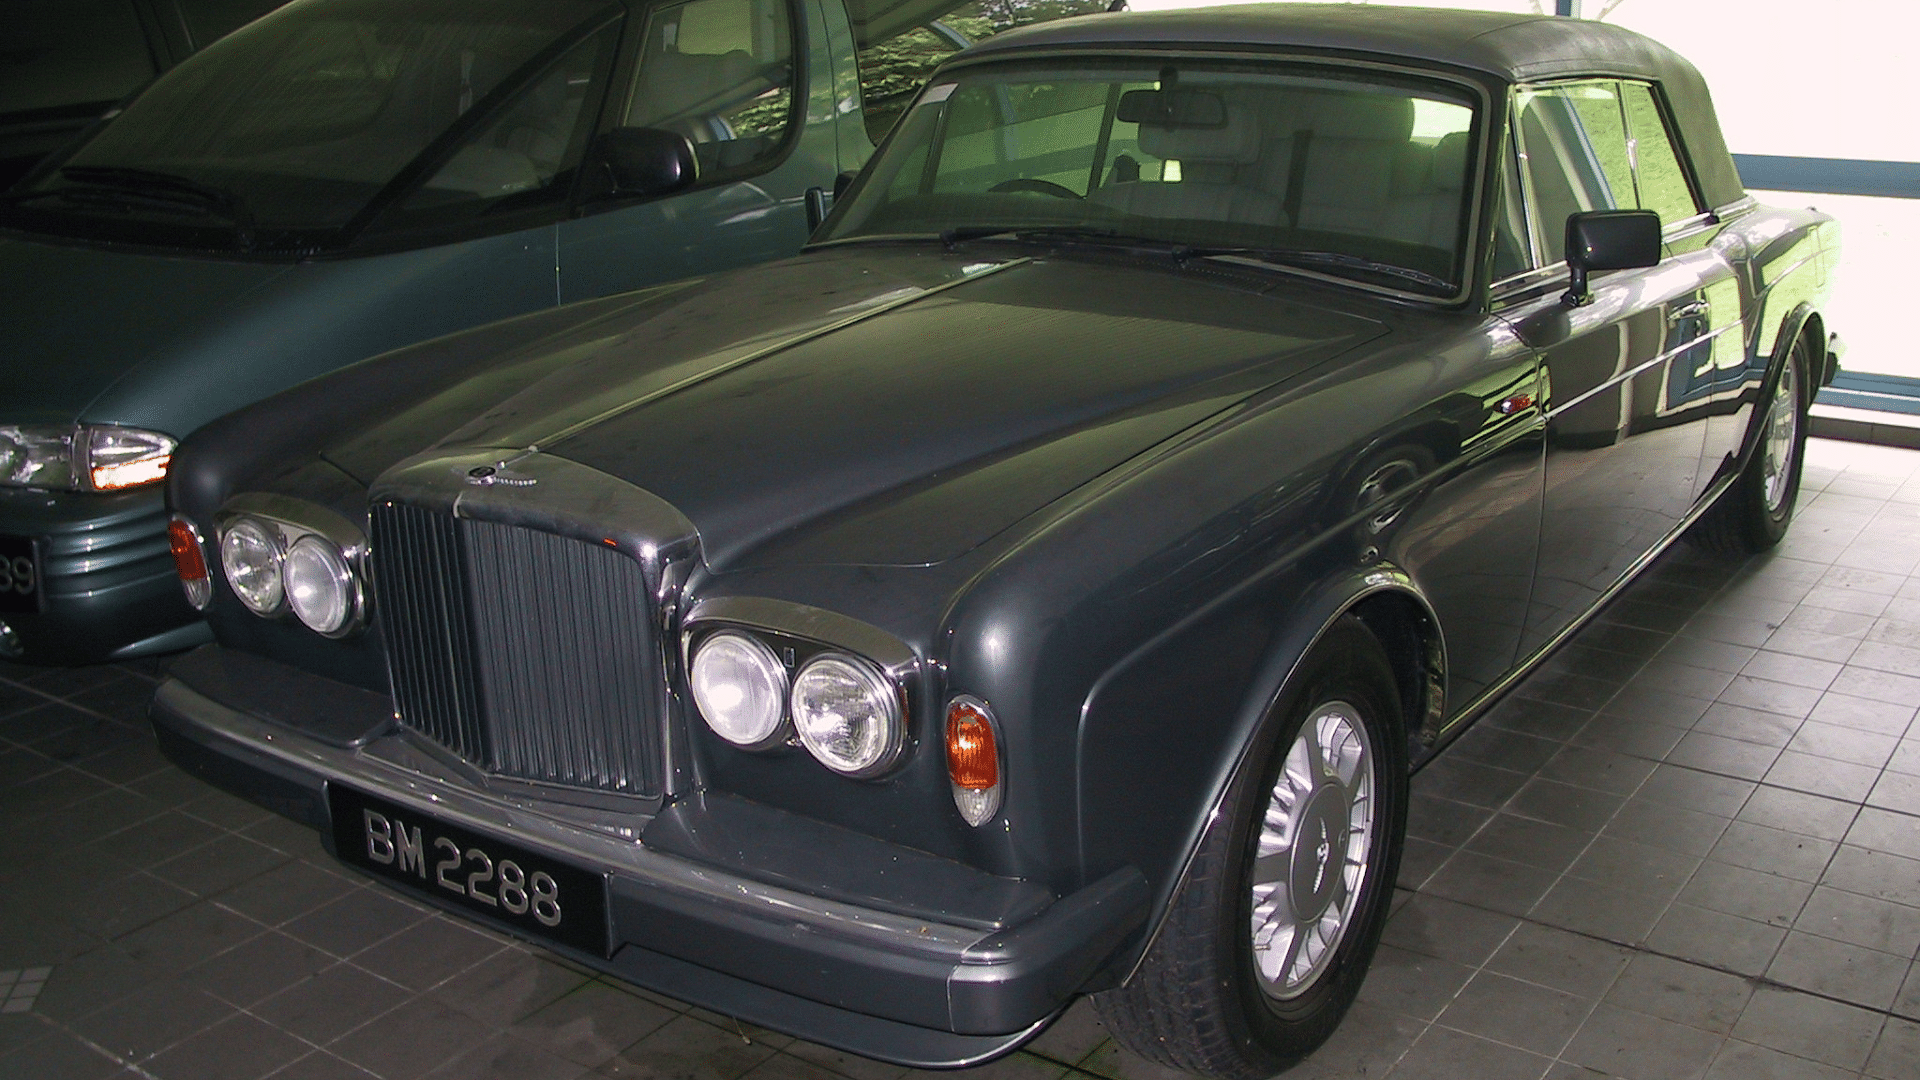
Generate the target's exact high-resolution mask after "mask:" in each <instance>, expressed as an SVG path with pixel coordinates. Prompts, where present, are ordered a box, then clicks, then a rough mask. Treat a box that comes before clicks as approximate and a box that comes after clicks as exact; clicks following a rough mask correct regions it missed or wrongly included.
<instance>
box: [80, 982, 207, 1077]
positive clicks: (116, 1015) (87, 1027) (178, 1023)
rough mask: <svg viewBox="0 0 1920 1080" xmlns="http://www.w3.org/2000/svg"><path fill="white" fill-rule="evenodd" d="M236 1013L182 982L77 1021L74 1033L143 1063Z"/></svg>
mask: <svg viewBox="0 0 1920 1080" xmlns="http://www.w3.org/2000/svg"><path fill="white" fill-rule="evenodd" d="M235 1014H236V1010H235V1009H234V1008H233V1007H232V1006H231V1005H228V1004H227V1003H225V1002H223V1001H220V1000H218V999H216V998H214V997H213V996H211V995H209V994H206V993H203V992H201V991H199V990H195V989H193V988H192V987H189V986H182V985H180V984H179V983H155V984H153V985H151V986H148V987H146V988H144V989H142V990H137V991H135V992H134V993H132V994H130V995H128V996H127V997H124V998H122V999H120V1000H119V1001H117V1002H115V1003H113V1004H112V1005H109V1006H107V1007H106V1008H104V1009H101V1010H100V1011H99V1012H95V1013H90V1014H88V1015H86V1016H82V1017H80V1018H79V1019H77V1020H74V1021H73V1022H72V1024H71V1028H72V1030H73V1031H74V1032H75V1033H76V1034H78V1035H80V1036H82V1037H84V1038H86V1039H87V1040H89V1041H90V1042H92V1043H93V1044H94V1045H96V1046H99V1047H101V1048H102V1049H104V1050H105V1051H107V1052H108V1053H110V1054H114V1055H117V1056H119V1057H122V1058H127V1059H133V1060H138V1059H143V1058H146V1057H148V1056H149V1055H152V1054H155V1053H157V1052H159V1051H161V1050H164V1049H166V1048H167V1047H169V1046H172V1045H173V1044H174V1043H177V1042H179V1041H180V1040H182V1039H184V1038H186V1037H187V1036H189V1035H192V1034H194V1033H195V1032H198V1031H203V1030H205V1029H206V1028H209V1027H212V1026H213V1025H214V1024H216V1023H219V1022H220V1021H221V1020H224V1019H226V1018H227V1017H229V1016H233V1015H235Z"/></svg>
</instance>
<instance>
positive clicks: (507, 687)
mask: <svg viewBox="0 0 1920 1080" xmlns="http://www.w3.org/2000/svg"><path fill="white" fill-rule="evenodd" d="M371 525H372V530H371V537H370V539H371V544H370V545H369V547H370V552H371V555H372V559H373V569H374V573H373V575H372V577H373V591H374V605H375V608H374V610H375V617H376V618H377V619H378V620H379V622H380V627H381V632H382V634H383V635H384V636H385V639H386V648H387V662H388V665H389V667H390V668H391V670H392V675H393V692H394V706H395V708H396V710H397V711H398V713H399V717H400V722H401V723H403V724H405V725H407V726H408V727H410V728H412V729H414V730H415V731H417V732H419V733H420V734H422V735H424V736H426V737H427V738H429V739H432V740H433V741H435V742H437V743H439V744H440V745H442V746H444V747H446V748H447V749H448V750H451V751H452V752H454V753H455V754H458V755H459V756H460V757H462V758H464V759H466V760H467V761H469V762H472V763H473V764H475V765H477V766H479V767H481V768H483V769H485V770H486V771H488V772H491V773H495V774H498V775H501V776H508V777H514V778H517V779H521V780H529V781H535V782H539V783H548V784H561V785H565V786H568V787H576V788H588V789H594V790H599V791H609V792H617V793H620V794H630V795H654V794H657V793H658V792H659V790H660V724H659V719H658V717H657V716H656V715H655V708H654V705H653V702H654V700H655V696H656V688H657V687H658V686H659V685H660V679H661V674H660V671H659V664H658V659H657V657H656V656H655V649H654V643H653V635H652V633H651V631H650V629H649V624H648V611H649V604H648V598H647V589H646V581H645V578H644V577H643V575H642V573H641V569H640V566H639V564H638V563H636V562H634V561H633V560H631V559H629V558H627V557H626V556H624V555H621V554H620V553H619V552H617V551H614V550H613V549H611V548H608V547H602V546H600V545H596V544H589V543H586V542H583V541H580V540H573V539H569V538H567V537H563V536H556V535H554V534H552V533H545V532H539V531H537V530H533V529H526V528H522V527H519V526H514V525H502V524H499V523H496V522H490V521H474V520H468V519H455V518H453V517H452V516H450V515H447V514H439V513H433V512H430V511H426V510H422V509H420V508H418V507H412V506H406V505H403V504H393V503H380V504H378V505H376V506H375V507H374V510H373V514H372V521H371Z"/></svg>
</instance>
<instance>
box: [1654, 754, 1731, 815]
mask: <svg viewBox="0 0 1920 1080" xmlns="http://www.w3.org/2000/svg"><path fill="white" fill-rule="evenodd" d="M1756 786H1758V785H1756V784H1755V783H1753V782H1752V781H1749V780H1741V779H1739V778H1737V777H1731V776H1722V775H1720V774H1718V773H1712V772H1706V771H1703V770H1699V769H1691V768H1686V767H1684V766H1680V765H1672V764H1664V765H1661V766H1660V767H1658V768H1656V769H1654V771H1653V772H1652V774H1650V775H1649V776H1648V777H1647V781H1646V783H1644V784H1642V785H1640V790H1638V791H1636V792H1634V798H1637V799H1646V800H1649V801H1651V802H1657V803H1661V804H1663V805H1666V806H1678V807H1681V808H1683V809H1687V810H1697V811H1699V812H1700V813H1703V814H1713V815H1716V816H1718V817H1723V818H1732V817H1733V816H1734V815H1735V814H1737V813H1739V812H1740V808H1741V807H1742V806H1745V805H1746V802H1747V798H1748V797H1749V796H1751V795H1752V794H1753V789H1754V788H1755V787H1756Z"/></svg>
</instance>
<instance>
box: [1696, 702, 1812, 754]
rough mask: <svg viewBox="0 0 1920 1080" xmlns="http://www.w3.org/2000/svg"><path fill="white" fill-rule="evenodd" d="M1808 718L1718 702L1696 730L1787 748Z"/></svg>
mask: <svg viewBox="0 0 1920 1080" xmlns="http://www.w3.org/2000/svg"><path fill="white" fill-rule="evenodd" d="M1807 722H1808V721H1805V720H1801V719H1798V718H1796V717H1792V716H1782V715H1780V714H1779V713H1771V712H1766V711H1764V710H1761V709H1749V708H1747V707H1746V706H1744V705H1728V704H1726V703H1724V702H1715V703H1714V704H1713V706H1712V707H1711V708H1709V709H1708V710H1707V711H1706V714H1705V715H1703V716H1701V717H1700V721H1699V722H1698V723H1696V724H1694V725H1693V730H1694V731H1697V732H1699V733H1701V734H1703V735H1715V736H1718V737H1720V738H1723V739H1737V740H1739V741H1741V742H1750V743H1757V744H1759V745H1761V746H1770V747H1773V748H1774V749H1776V750H1781V749H1785V748H1786V745H1787V744H1788V743H1790V742H1792V741H1793V735H1794V732H1796V731H1799V730H1800V727H1801V725H1802V724H1805V723H1807Z"/></svg>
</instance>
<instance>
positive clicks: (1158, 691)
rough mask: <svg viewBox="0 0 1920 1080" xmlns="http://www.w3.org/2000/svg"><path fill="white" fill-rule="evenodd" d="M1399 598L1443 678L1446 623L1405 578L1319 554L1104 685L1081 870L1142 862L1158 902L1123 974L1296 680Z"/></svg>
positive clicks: (1415, 713)
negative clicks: (1332, 643)
mask: <svg viewBox="0 0 1920 1080" xmlns="http://www.w3.org/2000/svg"><path fill="white" fill-rule="evenodd" d="M1389 597H1391V598H1394V599H1395V600H1396V601H1397V602H1398V603H1400V604H1403V605H1407V606H1409V607H1410V608H1411V609H1413V610H1417V611H1418V612H1419V613H1420V616H1421V617H1422V618H1424V619H1425V621H1426V623H1427V626H1428V627H1429V628H1432V637H1431V639H1430V640H1431V647H1430V652H1431V653H1432V657H1433V658H1432V660H1431V661H1429V663H1430V665H1431V666H1432V667H1435V668H1439V669H1442V670H1443V669H1444V645H1443V644H1441V642H1440V641H1439V639H1438V631H1437V627H1438V623H1437V621H1436V620H1434V617H1433V613H1432V608H1431V606H1430V605H1429V604H1428V603H1427V601H1426V600H1425V598H1424V597H1422V596H1421V594H1420V591H1419V588H1418V587H1417V585H1416V584H1415V583H1414V581H1413V580H1412V579H1411V578H1410V577H1408V576H1407V575H1406V574H1405V573H1404V572H1402V571H1401V570H1399V569H1398V568H1396V567H1393V566H1388V565H1384V564H1381V565H1374V566H1364V567H1355V566H1347V567H1339V568H1334V569H1331V570H1330V569H1329V568H1328V567H1326V566H1325V565H1313V560H1309V561H1308V562H1306V563H1303V564H1300V565H1298V566H1296V567H1295V568H1292V569H1290V570H1288V571H1286V572H1283V573H1282V574H1280V575H1277V576H1275V577H1274V578H1272V579H1271V580H1269V581H1266V582H1263V583H1261V584H1260V585H1259V586H1258V587H1256V588H1253V589H1249V590H1245V591H1243V592H1241V593H1240V594H1238V595H1236V596H1232V597H1229V598H1228V599H1227V600H1225V601H1223V602H1221V603H1219V604H1215V605H1212V606H1211V607H1209V608H1208V609H1205V610H1203V611H1201V612H1199V613H1197V614H1196V615H1195V616H1194V617H1193V618H1191V619H1188V620H1186V621H1184V622H1182V623H1181V624H1179V625H1177V626H1175V627H1173V628H1170V629H1169V630H1168V631H1167V632H1165V633H1163V634H1162V635H1160V636H1158V637H1157V638H1155V639H1154V640H1153V641H1151V642H1149V643H1147V644H1146V645H1144V646H1143V647H1141V648H1140V649H1139V650H1137V651H1135V652H1134V653H1133V654H1132V655H1131V656H1129V657H1128V658H1127V659H1126V660H1125V661H1123V662H1122V663H1121V664H1120V665H1118V666H1116V667H1115V668H1114V669H1113V670H1112V671H1110V672H1109V673H1108V674H1107V675H1106V676H1104V677H1103V678H1101V679H1100V680H1099V681H1098V682H1097V683H1096V684H1095V686H1094V688H1093V690H1092V692H1091V693H1089V694H1088V696H1087V699H1086V702H1085V705H1084V706H1083V708H1082V711H1081V720H1080V731H1079V748H1078V749H1079V768H1078V770H1077V775H1078V782H1079V785H1080V788H1079V807H1078V809H1079V824H1080V847H1081V860H1082V867H1083V871H1082V872H1083V874H1084V875H1085V876H1086V877H1087V878H1088V879H1093V878H1097V877H1099V876H1100V875H1101V874H1103V873H1108V872H1111V871H1112V870H1113V869H1116V868H1118V867H1120V866H1124V865H1128V864H1131V865H1133V866H1135V867H1137V868H1138V869H1139V870H1140V871H1141V873H1142V874H1143V875H1144V876H1145V877H1146V879H1147V883H1148V886H1149V889H1150V892H1151V897H1152V904H1151V909H1150V911H1151V914H1150V917H1149V921H1148V926H1149V928H1150V932H1149V934H1148V935H1147V936H1146V937H1145V938H1143V939H1142V940H1141V941H1140V942H1139V943H1138V945H1137V946H1136V948H1137V952H1134V953H1133V954H1132V955H1130V956H1127V957H1124V958H1123V961H1124V962H1123V963H1121V964H1118V965H1116V967H1115V970H1117V971H1119V972H1126V971H1129V970H1131V968H1132V966H1133V965H1134V964H1135V963H1137V962H1138V960H1139V958H1140V957H1141V956H1144V955H1145V953H1146V950H1147V948H1148V947H1149V946H1150V945H1151V942H1152V937H1153V934H1155V933H1157V932H1158V928H1159V925H1160V922H1161V920H1162V919H1163V918H1164V917H1165V915H1166V912H1167V909H1168V905H1169V904H1170V903H1171V901H1172V898H1173V896H1174V894H1175V892H1176V891H1177V890H1178V887H1179V884H1180V881H1181V879H1182V878H1183V877H1184V875H1185V873H1186V870H1187V867H1188V865H1189V863H1190V862H1191V861H1192V859H1193V855H1194V852H1195V851H1197V850H1198V849H1199V847H1200V843H1201V841H1202V839H1203V838H1204V837H1205V835H1206V832H1207V830H1208V829H1209V828H1212V827H1214V825H1215V824H1216V823H1217V822H1219V821H1220V820H1221V816H1222V815H1221V807H1222V803H1223V800H1224V799H1225V798H1226V795H1227V792H1228V791H1230V790H1231V788H1232V786H1233V783H1234V780H1235V778H1236V777H1237V776H1238V775H1239V773H1240V771H1241V770H1242V769H1245V768H1248V767H1250V764H1251V762H1252V757H1253V755H1252V753H1251V752H1252V750H1253V749H1254V748H1255V747H1257V746H1258V745H1260V741H1261V735H1262V734H1263V732H1264V731H1265V729H1266V725H1267V723H1268V722H1269V720H1270V711H1271V709H1272V707H1273V703H1274V702H1275V701H1276V700H1277V699H1278V698H1279V696H1280V693H1281V690H1282V689H1283V688H1284V687H1285V686H1286V684H1287V680H1288V679H1289V678H1291V677H1292V675H1293V673H1294V672H1295V671H1296V670H1298V668H1299V666H1300V664H1301V662H1302V661H1303V660H1304V659H1305V658H1306V656H1307V654H1308V653H1309V652H1311V651H1312V649H1313V647H1314V645H1315V643H1317V642H1318V641H1319V640H1320V638H1321V637H1322V636H1324V635H1325V634H1326V632H1327V630H1328V629H1329V628H1330V627H1332V626H1333V624H1334V623H1335V622H1336V621H1338V620H1339V619H1340V618H1341V617H1342V616H1344V615H1346V614H1347V613H1349V612H1353V611H1356V610H1358V609H1361V608H1363V607H1364V608H1371V607H1372V605H1373V604H1374V603H1377V602H1378V600H1380V599H1386V598H1389ZM1376 617H1378V615H1376ZM1370 621H1371V620H1370ZM1414 670H1416V671H1417V670H1418V669H1417V668H1415V669H1414ZM1435 674H1438V672H1437V671H1436V672H1435ZM1439 700H1440V698H1439V695H1434V694H1429V695H1424V696H1423V698H1422V699H1421V700H1419V701H1417V702H1415V703H1413V708H1412V710H1411V711H1410V714H1411V717H1412V718H1414V723H1412V724H1409V725H1408V726H1409V727H1419V728H1425V727H1427V726H1428V724H1429V723H1431V720H1430V719H1429V718H1427V717H1426V715H1425V714H1426V712H1427V711H1428V710H1429V708H1430V707H1437V705H1438V702H1439ZM1408 734H1409V735H1410V736H1412V737H1415V738H1417V737H1418V735H1419V732H1417V731H1410V732H1409V733H1408ZM1143 811H1144V812H1143Z"/></svg>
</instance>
